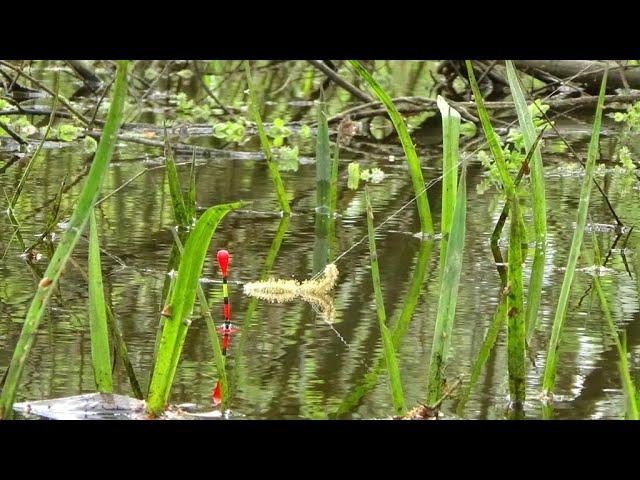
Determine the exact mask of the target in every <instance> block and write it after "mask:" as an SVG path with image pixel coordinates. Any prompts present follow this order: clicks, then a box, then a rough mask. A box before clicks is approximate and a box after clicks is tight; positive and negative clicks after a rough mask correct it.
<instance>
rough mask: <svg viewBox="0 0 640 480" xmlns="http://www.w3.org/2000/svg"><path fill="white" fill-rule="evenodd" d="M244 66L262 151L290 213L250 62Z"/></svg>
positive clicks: (279, 198)
mask: <svg viewBox="0 0 640 480" xmlns="http://www.w3.org/2000/svg"><path fill="white" fill-rule="evenodd" d="M244 66H245V72H246V75H247V83H248V84H249V99H250V105H249V108H250V110H251V112H252V114H253V120H254V121H255V122H256V127H257V129H258V136H259V137H260V145H261V146H262V152H263V153H264V156H265V159H266V160H267V167H268V168H269V173H270V174H271V179H272V180H273V184H274V186H275V188H276V195H277V196H278V203H279V204H280V208H281V209H282V211H283V213H284V214H285V215H290V214H291V207H290V206H289V200H287V192H286V191H285V189H284V184H283V183H282V179H281V178H280V172H279V171H278V166H277V165H276V163H275V162H274V160H273V154H272V153H271V145H270V143H269V138H268V137H267V133H266V132H265V130H264V125H263V124H262V117H261V116H260V109H259V108H258V103H257V101H256V97H255V91H254V87H253V81H252V79H251V69H250V68H249V63H248V62H245V64H244Z"/></svg>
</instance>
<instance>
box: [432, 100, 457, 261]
mask: <svg viewBox="0 0 640 480" xmlns="http://www.w3.org/2000/svg"><path fill="white" fill-rule="evenodd" d="M437 103H438V108H439V109H440V115H441V116H442V216H441V221H440V231H441V233H442V240H441V241H440V265H441V266H442V268H444V264H445V259H446V258H447V244H448V239H449V233H450V232H451V221H452V219H453V210H454V208H455V205H456V187H457V185H458V147H459V145H460V114H459V113H458V112H457V111H456V110H454V109H453V108H451V106H450V105H449V104H448V103H447V101H446V100H445V99H444V98H442V97H441V96H439V95H438V100H437Z"/></svg>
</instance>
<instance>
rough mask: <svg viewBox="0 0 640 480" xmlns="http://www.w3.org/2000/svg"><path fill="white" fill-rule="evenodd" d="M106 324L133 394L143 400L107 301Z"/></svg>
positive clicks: (118, 327) (122, 337)
mask: <svg viewBox="0 0 640 480" xmlns="http://www.w3.org/2000/svg"><path fill="white" fill-rule="evenodd" d="M107 324H108V325H109V331H110V332H111V336H112V338H113V339H114V342H115V344H116V345H115V346H116V353H117V355H118V358H120V360H121V361H122V363H123V364H124V368H125V370H126V371H127V376H128V377H129V384H130V385H131V390H132V391H133V396H134V397H136V398H137V399H139V400H143V399H144V394H143V393H142V388H141V387H140V383H139V382H138V377H137V376H136V372H135V370H134V369H133V364H132V363H131V359H130V358H129V352H128V350H127V345H126V343H124V336H123V335H122V330H120V325H118V322H117V321H116V317H115V315H114V313H113V308H111V305H110V304H109V303H108V304H107Z"/></svg>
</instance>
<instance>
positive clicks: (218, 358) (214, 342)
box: [173, 217, 288, 409]
mask: <svg viewBox="0 0 640 480" xmlns="http://www.w3.org/2000/svg"><path fill="white" fill-rule="evenodd" d="M282 218H288V217H282ZM173 234H174V240H175V242H176V245H177V247H178V250H179V251H180V255H182V254H183V253H184V247H183V246H182V241H181V240H180V237H179V236H178V234H177V232H175V231H173ZM197 294H198V301H199V302H200V312H201V313H202V316H204V320H205V323H206V325H207V333H208V334H209V340H210V341H211V347H212V349H213V359H214V361H215V364H216V370H217V371H218V378H219V380H220V392H221V397H222V409H226V407H227V403H228V399H229V383H228V381H227V371H226V368H225V358H224V355H223V354H222V348H221V347H220V339H219V338H218V332H216V325H215V322H214V321H213V316H212V315H211V307H209V302H208V301H207V296H206V295H205V293H204V290H203V289H202V285H200V283H198V291H197Z"/></svg>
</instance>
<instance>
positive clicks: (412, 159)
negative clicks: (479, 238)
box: [349, 60, 434, 237]
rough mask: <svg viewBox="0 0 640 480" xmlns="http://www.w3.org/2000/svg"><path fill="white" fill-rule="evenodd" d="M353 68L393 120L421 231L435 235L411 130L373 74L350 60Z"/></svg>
mask: <svg viewBox="0 0 640 480" xmlns="http://www.w3.org/2000/svg"><path fill="white" fill-rule="evenodd" d="M349 63H350V64H351V66H352V67H353V68H354V69H355V71H356V73H357V74H358V75H359V76H360V77H361V78H362V79H363V80H364V81H365V82H367V83H368V84H369V87H371V90H373V92H374V93H375V94H376V96H377V97H378V100H380V101H381V102H382V104H383V105H384V107H385V108H386V110H387V113H388V114H389V117H390V118H391V122H392V123H393V126H394V127H395V129H396V132H397V133H398V137H400V143H402V148H403V150H404V154H405V156H406V157H407V164H408V165H409V174H410V175H411V182H412V183H413V190H414V193H415V195H416V205H417V207H418V215H419V216H420V231H421V232H422V234H423V237H424V236H425V235H433V233H434V230H433V221H432V220H431V210H430V209H429V201H428V199H427V192H426V190H425V185H424V178H423V177H422V170H421V167H420V159H419V158H418V154H417V153H416V148H415V147H414V145H413V141H412V140H411V136H410V135H409V130H408V129H407V125H406V124H405V122H404V120H403V119H402V116H401V115H400V112H398V109H397V108H396V107H395V105H394V104H393V102H392V101H391V97H389V94H387V92H385V91H384V89H383V88H382V87H381V86H380V85H378V82H376V81H375V79H374V78H373V77H372V76H371V74H370V73H369V72H368V71H367V70H366V69H365V68H364V67H363V66H362V65H361V64H360V62H358V61H357V60H349Z"/></svg>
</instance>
